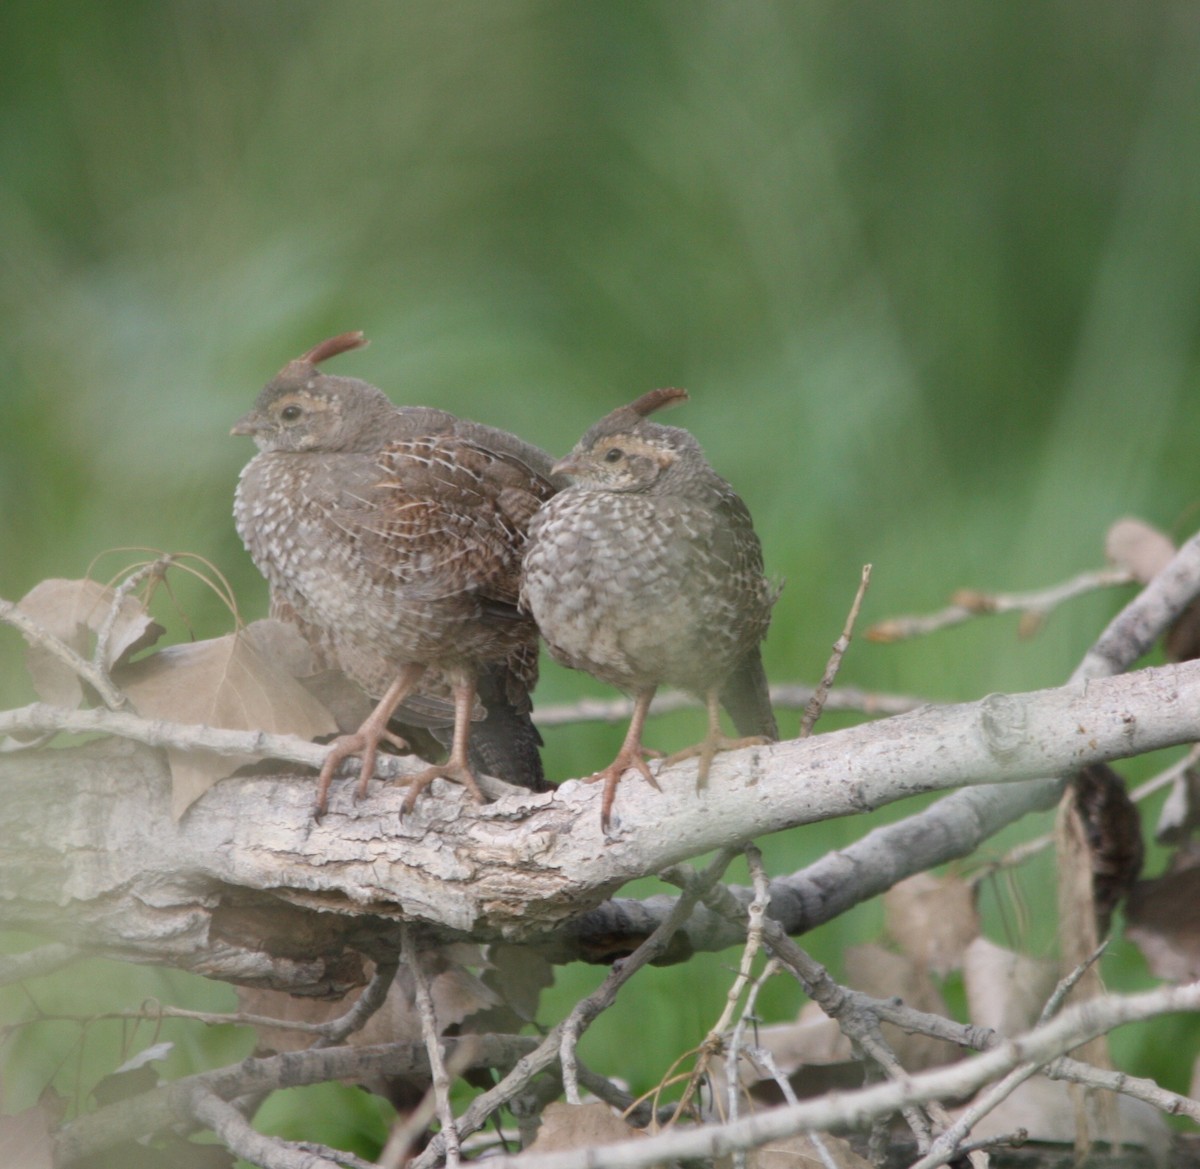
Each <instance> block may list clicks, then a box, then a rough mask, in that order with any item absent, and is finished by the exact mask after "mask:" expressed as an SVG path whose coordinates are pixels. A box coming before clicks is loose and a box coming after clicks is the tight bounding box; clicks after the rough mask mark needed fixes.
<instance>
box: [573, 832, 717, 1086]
mask: <svg viewBox="0 0 1200 1169" xmlns="http://www.w3.org/2000/svg"><path fill="white" fill-rule="evenodd" d="M735 855H736V853H735V852H734V850H733V849H729V848H724V849H721V850H720V851H719V852H718V853H717V855H716V856H715V857H714V858H713V859H712V860H711V861H710V862H709V863H708V865H707V867H706V868H705V869H704V870H703V871H701V872H699V873H695V874H693V875H692V876H691V877H690V878H689V879H688V881H687V885H686V887H685V889H684V891H683V894H682V896H681V897H680V898H679V900H678V901H677V902H676V904H675V910H674V911H673V912H672V913H671V915H670V916H669V917H668V918H667V920H666V921H664V922H663V923H662V925H660V926H659V927H658V929H656V930H655V931H654V933H652V934H651V935H650V936H649V937H648V938H647V939H646V940H645V941H644V942H643V943H642V944H641V945H640V946H639V947H638V948H637V949H636V950H635V951H634V952H633V953H632V954H630V956H629V957H628V958H625V959H623V960H622V961H620V962H618V963H616V964H615V965H614V966H613V968H612V970H611V971H610V972H609V975H608V977H607V978H606V979H605V980H604V981H603V982H602V983H601V984H600V986H599V987H597V989H596V990H594V991H593V992H592V993H591V994H590V995H588V997H587V998H585V999H583V1000H581V1001H580V1002H578V1003H576V1004H575V1008H574V1009H573V1010H572V1011H571V1013H570V1015H568V1016H567V1018H566V1020H565V1022H564V1023H563V1026H562V1041H561V1044H560V1048H559V1060H560V1063H561V1064H562V1075H563V1087H564V1089H565V1091H566V1096H567V1101H568V1103H571V1104H579V1103H580V1102H581V1097H580V1094H579V1080H578V1072H577V1070H576V1063H575V1048H576V1045H577V1044H578V1043H579V1037H580V1036H581V1035H582V1034H583V1032H584V1031H585V1030H586V1029H587V1028H588V1027H589V1026H590V1025H591V1023H592V1022H593V1020H594V1019H595V1018H596V1017H597V1016H598V1015H599V1014H600V1013H601V1012H602V1011H604V1010H607V1009H608V1007H610V1006H611V1005H612V1004H613V1002H615V1001H616V997H617V992H618V991H619V990H620V989H621V987H622V986H624V985H625V983H627V982H628V981H629V980H630V979H631V978H632V977H633V976H634V974H636V973H637V972H638V971H639V970H641V969H642V967H643V966H645V965H646V964H647V963H648V962H650V961H652V960H653V959H654V958H656V957H657V956H658V954H659V953H661V952H662V950H664V949H665V948H666V946H667V943H668V942H670V940H671V938H672V937H673V936H674V934H675V931H676V930H677V929H678V928H679V926H680V925H682V924H683V922H684V920H685V919H686V917H687V916H688V914H690V913H691V911H692V907H693V906H694V905H695V904H696V902H697V901H698V900H699V899H700V897H701V896H702V895H703V894H704V893H706V892H707V891H708V890H710V889H711V888H712V887H713V886H714V885H715V884H716V883H717V881H718V880H720V878H721V874H722V873H723V872H724V871H725V870H726V869H727V868H728V867H729V862H730V861H731V860H732V859H733V857H734V856H735Z"/></svg>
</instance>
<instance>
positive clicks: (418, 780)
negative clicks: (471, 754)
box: [400, 674, 483, 816]
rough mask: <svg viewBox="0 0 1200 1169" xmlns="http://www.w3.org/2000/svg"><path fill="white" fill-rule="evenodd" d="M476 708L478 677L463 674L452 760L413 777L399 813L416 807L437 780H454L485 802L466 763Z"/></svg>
mask: <svg viewBox="0 0 1200 1169" xmlns="http://www.w3.org/2000/svg"><path fill="white" fill-rule="evenodd" d="M474 709H475V676H474V675H473V674H464V675H461V676H459V677H457V678H455V680H454V739H453V741H452V742H451V744H450V757H449V758H448V759H447V760H446V762H445V763H435V764H434V765H433V766H432V767H427V768H426V769H425V770H424V771H422V772H420V773H419V774H417V775H415V776H413V778H412V780H411V781H410V783H411V786H410V787H409V789H408V795H407V796H405V797H404V806H403V807H402V808H401V809H400V814H401V815H402V816H403V815H406V814H407V813H409V812H411V811H412V810H413V808H414V807H415V805H416V802H417V796H419V795H420V794H421V792H422V791H424V790H425V788H427V787H428V786H429V785H430V784H431V783H432V782H433V781H434V780H435V779H451V780H453V781H454V782H455V783H461V784H462V785H463V787H465V788H466V789H467V791H469V792H470V793H471V798H472V799H473V800H474V801H475V802H476V803H477V804H482V803H483V792H481V791H480V790H479V784H478V783H477V782H476V780H475V773H474V772H473V771H472V770H471V764H470V763H469V762H468V761H467V747H468V745H469V743H470V741H471V712H472V711H473V710H474Z"/></svg>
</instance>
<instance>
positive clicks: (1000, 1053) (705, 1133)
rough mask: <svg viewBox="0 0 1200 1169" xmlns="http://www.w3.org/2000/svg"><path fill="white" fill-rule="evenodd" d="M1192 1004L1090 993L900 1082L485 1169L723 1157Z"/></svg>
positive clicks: (952, 1091)
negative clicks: (1018, 1032) (1034, 1024)
mask: <svg viewBox="0 0 1200 1169" xmlns="http://www.w3.org/2000/svg"><path fill="white" fill-rule="evenodd" d="M1197 1009H1200V983H1192V984H1190V985H1188V986H1183V987H1163V988H1160V989H1158V990H1154V991H1149V992H1145V993H1143V994H1136V995H1128V996H1121V997H1118V996H1112V997H1109V998H1104V999H1092V1000H1090V1001H1088V1002H1086V1003H1081V1004H1079V1005H1077V1006H1074V1007H1070V1008H1068V1009H1067V1010H1065V1011H1063V1012H1062V1014H1060V1015H1058V1016H1057V1017H1056V1018H1055V1019H1053V1020H1052V1021H1051V1022H1049V1023H1047V1024H1045V1025H1044V1026H1041V1027H1038V1028H1035V1029H1034V1030H1032V1031H1030V1032H1028V1033H1027V1034H1025V1035H1022V1036H1020V1037H1018V1038H1016V1039H1013V1040H1006V1041H1004V1042H1002V1043H1000V1044H999V1045H998V1046H997V1047H995V1048H994V1049H992V1050H991V1051H988V1052H985V1053H984V1054H982V1055H977V1056H973V1057H971V1058H969V1059H966V1060H963V1061H962V1062H961V1063H957V1064H953V1065H951V1066H949V1067H944V1068H935V1069H933V1070H931V1071H927V1072H921V1073H917V1074H914V1075H911V1076H908V1077H906V1078H905V1079H903V1080H889V1081H885V1082H883V1083H878V1084H873V1085H871V1086H870V1087H868V1088H863V1089H860V1090H858V1091H855V1092H842V1093H831V1094H829V1095H826V1096H824V1097H822V1098H820V1099H816V1100H808V1101H804V1102H802V1103H801V1104H799V1105H784V1106H781V1107H779V1108H775V1109H772V1110H771V1111H769V1112H763V1113H758V1114H756V1115H754V1116H749V1117H746V1118H744V1119H742V1120H738V1121H734V1122H731V1123H730V1124H727V1125H711V1126H704V1127H697V1128H690V1129H684V1128H672V1129H668V1130H666V1131H665V1132H663V1133H660V1134H658V1135H655V1136H651V1137H647V1138H646V1139H644V1140H640V1141H626V1142H622V1143H620V1144H615V1145H604V1146H601V1147H595V1146H589V1147H588V1148H586V1149H575V1150H570V1151H564V1152H561V1153H547V1154H542V1155H531V1154H529V1153H525V1154H523V1155H522V1156H521V1158H520V1160H519V1161H518V1160H517V1159H516V1158H515V1157H498V1158H496V1159H495V1160H493V1161H492V1162H491V1163H490V1169H582V1167H584V1166H587V1167H588V1169H649V1167H650V1166H653V1165H656V1164H659V1163H662V1162H666V1161H672V1160H681V1159H699V1158H713V1157H720V1156H724V1155H726V1154H728V1153H730V1152H732V1151H733V1150H734V1149H750V1148H758V1147H761V1146H763V1145H765V1144H767V1143H768V1142H770V1141H776V1140H784V1139H786V1138H788V1137H790V1136H795V1135H796V1134H798V1133H800V1132H811V1131H813V1130H818V1131H825V1130H827V1129H829V1128H830V1127H833V1126H835V1125H836V1126H849V1127H859V1126H862V1125H863V1124H864V1123H866V1122H868V1121H870V1120H871V1119H872V1118H874V1117H877V1116H885V1115H887V1114H888V1113H890V1112H894V1111H896V1110H897V1109H898V1108H900V1107H903V1106H904V1105H906V1104H923V1103H927V1102H929V1101H931V1100H944V1099H949V1098H954V1097H958V1096H965V1095H969V1094H970V1093H972V1092H975V1091H977V1090H978V1089H979V1088H981V1087H983V1086H984V1085H985V1084H988V1083H991V1082H992V1081H994V1080H996V1079H998V1078H999V1077H1001V1076H1003V1075H1004V1074H1006V1073H1007V1072H1009V1071H1011V1070H1012V1069H1013V1068H1014V1067H1019V1066H1020V1065H1022V1064H1025V1063H1037V1064H1040V1065H1045V1064H1049V1063H1050V1062H1051V1061H1053V1060H1054V1059H1055V1058H1057V1057H1058V1056H1059V1055H1061V1054H1062V1053H1063V1052H1065V1051H1069V1050H1070V1049H1071V1048H1073V1047H1077V1046H1079V1045H1080V1044H1081V1043H1085V1042H1087V1041H1088V1040H1090V1039H1094V1038H1096V1037H1097V1036H1098V1035H1102V1034H1107V1033H1108V1032H1109V1031H1111V1030H1113V1029H1114V1028H1116V1027H1119V1026H1122V1025H1124V1024H1127V1023H1136V1022H1142V1021H1144V1020H1146V1019H1151V1018H1155V1017H1157V1016H1159V1015H1164V1014H1170V1013H1175V1012H1181V1011H1194V1010H1197Z"/></svg>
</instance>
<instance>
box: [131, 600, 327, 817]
mask: <svg viewBox="0 0 1200 1169" xmlns="http://www.w3.org/2000/svg"><path fill="white" fill-rule="evenodd" d="M260 626H263V628H260ZM289 638H296V639H299V640H301V641H302V640H303V639H301V638H300V634H299V633H297V632H295V631H294V630H291V629H289V628H288V627H287V626H286V625H284V624H283V623H282V622H278V621H272V622H262V623H259V622H256V623H255V625H252V626H249V627H248V628H247V629H245V630H242V631H241V632H239V633H230V634H227V635H226V636H225V637H218V638H214V639H212V640H210V641H197V642H192V643H191V644H188V645H173V646H168V647H167V648H166V649H164V650H161V651H160V652H158V653H156V654H153V655H151V656H150V657H148V658H143V659H142V660H141V661H139V662H134V663H133V664H132V665H130V666H126V667H125V668H124V669H123V670H121V671H120V673H119V674H118V675H117V676H115V677H114V681H116V682H117V683H118V685H120V686H121V687H122V688H123V689H124V690H125V692H126V693H127V694H128V695H129V698H130V700H131V701H132V702H133V704H134V706H135V707H136V709H137V711H138V713H140V714H142V715H143V716H145V717H147V718H161V719H169V720H171V721H173V722H180V723H199V724H203V725H205V726H210V727H222V728H224V729H226V730H262V731H269V732H271V733H273V734H291V735H298V736H299V737H300V738H304V739H312V738H315V737H316V736H318V735H327V734H333V733H335V732H336V731H337V724H336V723H335V721H334V719H333V716H332V715H331V714H330V713H329V712H328V711H327V710H326V709H325V708H324V707H323V706H322V705H321V704H320V703H319V702H318V701H317V700H316V699H315V698H313V696H312V695H311V694H309V692H308V691H307V690H305V689H304V687H303V686H302V685H301V684H300V683H299V682H298V681H296V679H295V678H294V677H293V676H292V675H291V674H290V673H289V672H288V671H287V670H285V669H283V668H282V667H281V666H280V665H278V664H275V663H278V662H280V661H281V660H286V658H287V651H286V648H285V646H284V643H286V641H287V640H288V639H289ZM167 755H168V759H169V761H170V765H171V780H172V811H173V813H174V815H175V818H176V819H178V818H179V817H180V816H182V815H183V813H184V812H185V811H186V810H187V809H188V808H189V807H190V806H191V805H192V804H193V803H194V802H195V801H196V800H197V799H199V798H200V796H202V795H203V794H204V793H205V792H206V791H207V790H208V789H209V788H210V787H212V785H213V784H214V783H216V782H217V781H218V780H221V779H224V778H225V777H226V776H228V775H232V774H233V772H235V771H236V770H237V769H238V768H239V767H242V766H244V765H245V764H247V763H252V762H254V757H253V756H249V755H218V754H216V753H215V752H212V751H182V750H178V749H174V748H172V749H170V750H168V752H167Z"/></svg>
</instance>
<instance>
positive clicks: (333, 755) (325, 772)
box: [313, 662, 425, 820]
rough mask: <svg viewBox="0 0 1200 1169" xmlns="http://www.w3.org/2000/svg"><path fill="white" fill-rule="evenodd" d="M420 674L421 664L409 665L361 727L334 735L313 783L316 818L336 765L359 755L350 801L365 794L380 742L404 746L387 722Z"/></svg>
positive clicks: (322, 809)
mask: <svg viewBox="0 0 1200 1169" xmlns="http://www.w3.org/2000/svg"><path fill="white" fill-rule="evenodd" d="M424 673H425V667H424V666H423V665H419V664H418V663H416V662H411V663H409V664H408V665H407V666H405V667H404V669H402V670H401V671H400V674H399V676H398V677H397V678H396V680H395V681H394V682H393V683H392V684H391V685H390V686H389V687H388V688H387V693H386V694H384V696H383V697H382V698H381V699H380V700H379V702H378V704H377V705H376V707H375V709H374V710H373V711H371V713H370V714H369V715H367V717H366V718H365V719H363V722H362V726H360V727H359V728H358V730H357V731H354V732H353V733H352V734H349V735H338V737H337V738H336V739H334V740H333V742H332V743H330V744H329V754H328V755H326V756H325V762H324V764H323V765H322V767H321V774H320V776H319V778H318V780H317V804H316V807H315V808H314V810H313V815H314V817H315V818H316V819H318V820H319V819H320V818H321V817H322V816H324V815H325V810H326V808H327V807H328V806H329V785H330V784H331V783H332V782H333V773H334V772H335V771H336V770H337V768H338V766H339V764H341V763H342V762H343V761H344V760H346V759H349V758H350V757H351V756H353V755H361V756H362V770H361V771H360V772H359V775H358V786H357V787H356V788H355V790H354V798H355V799H356V800H357V799H360V798H361V797H362V796H364V795H365V794H366V791H367V784H369V783H370V782H371V776H373V775H374V774H375V753H376V751H377V750H378V749H379V743H380V740H383V739H386V740H387V741H388V742H389V743H391V744H392V745H393V746H405V745H406V744H405V743H404V740H403V739H398V738H397V736H395V735H393V734H392V733H391V732H390V731H389V730H388V729H387V725H388V720H389V719H391V717H392V714H393V713H394V712H395V709H396V707H397V706H399V705H400V703H401V702H403V701H404V699H405V698H407V697H408V695H409V694H411V693H412V691H413V688H414V687H415V686H416V684H417V683H418V682H419V681H420V680H421V675H422V674H424Z"/></svg>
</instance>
